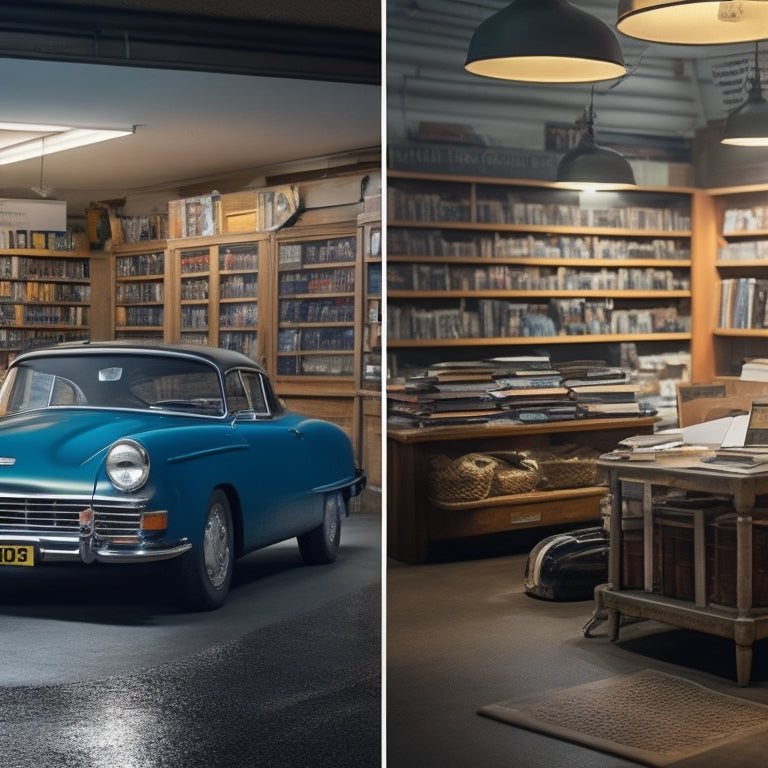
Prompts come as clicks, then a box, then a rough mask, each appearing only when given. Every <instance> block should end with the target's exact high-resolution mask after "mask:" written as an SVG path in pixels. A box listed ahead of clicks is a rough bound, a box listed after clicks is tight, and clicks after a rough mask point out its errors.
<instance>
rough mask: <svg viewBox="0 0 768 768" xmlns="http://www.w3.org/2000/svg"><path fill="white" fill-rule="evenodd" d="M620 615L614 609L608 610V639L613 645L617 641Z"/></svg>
mask: <svg viewBox="0 0 768 768" xmlns="http://www.w3.org/2000/svg"><path fill="white" fill-rule="evenodd" d="M620 627H621V614H620V613H619V612H618V611H617V610H616V609H615V608H609V609H608V637H609V638H610V640H611V642H613V643H615V642H616V641H617V640H618V639H619V628H620Z"/></svg>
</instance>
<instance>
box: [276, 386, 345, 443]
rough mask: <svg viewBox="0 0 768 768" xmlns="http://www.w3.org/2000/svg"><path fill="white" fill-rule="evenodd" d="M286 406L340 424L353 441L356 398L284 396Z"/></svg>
mask: <svg viewBox="0 0 768 768" xmlns="http://www.w3.org/2000/svg"><path fill="white" fill-rule="evenodd" d="M283 401H284V402H285V404H286V406H287V407H288V408H289V409H290V410H292V411H295V412H296V413H301V414H304V415H305V416H309V417H310V418H315V419H323V420H325V421H330V422H333V423H334V424H338V425H339V426H340V427H341V428H342V429H343V430H344V431H345V432H346V433H347V434H348V435H349V438H350V440H351V439H352V427H353V425H352V421H353V418H352V416H353V411H354V398H353V397H349V398H343V397H297V396H292V395H287V396H283Z"/></svg>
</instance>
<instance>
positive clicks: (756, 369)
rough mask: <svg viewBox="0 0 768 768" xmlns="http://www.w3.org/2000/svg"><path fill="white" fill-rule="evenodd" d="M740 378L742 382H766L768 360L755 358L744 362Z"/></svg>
mask: <svg viewBox="0 0 768 768" xmlns="http://www.w3.org/2000/svg"><path fill="white" fill-rule="evenodd" d="M740 378H741V379H742V380H744V381H768V358H762V357H757V358H754V359H752V360H747V361H746V362H744V363H743V365H742V366H741V375H740Z"/></svg>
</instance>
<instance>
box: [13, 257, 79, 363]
mask: <svg viewBox="0 0 768 768" xmlns="http://www.w3.org/2000/svg"><path fill="white" fill-rule="evenodd" d="M90 321H91V271H90V254H89V252H88V250H87V248H80V249H78V250H71V251H67V250H59V249H39V248H14V249H10V250H2V251H0V351H1V352H3V353H5V356H6V357H7V353H8V352H13V351H19V350H22V349H26V348H29V347H32V346H43V345H48V344H56V343H59V342H64V341H78V340H81V339H87V338H89V336H90Z"/></svg>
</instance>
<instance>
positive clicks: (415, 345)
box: [387, 171, 693, 373]
mask: <svg viewBox="0 0 768 768" xmlns="http://www.w3.org/2000/svg"><path fill="white" fill-rule="evenodd" d="M598 195H599V196H598ZM692 208H693V192H692V190H689V189H683V188H640V189H637V190H632V191H627V192H620V193H619V192H613V193H593V194H592V195H591V196H588V195H587V193H579V192H575V191H571V190H565V189H562V188H558V187H557V186H556V185H554V184H547V183H544V182H537V181H528V180H525V181H523V180H508V179H504V180H501V179H488V178H484V177H461V176H441V175H435V174H426V173H410V172H399V171H391V172H390V173H389V174H388V215H389V221H388V229H387V242H388V254H387V265H388V266H387V301H388V306H387V318H388V320H387V322H388V350H389V353H390V358H391V360H390V363H391V366H390V367H391V368H392V370H393V371H394V372H396V373H399V372H401V371H408V370H409V368H410V367H411V365H412V364H413V363H414V362H416V363H417V365H421V366H423V365H424V364H425V362H437V361H438V360H439V359H440V358H442V359H445V358H446V356H448V355H450V354H451V350H454V351H455V352H456V353H457V354H462V352H461V350H462V348H469V347H471V348H473V349H474V350H475V355H477V349H478V348H480V350H481V352H480V354H481V355H486V356H493V355H494V354H499V350H500V349H503V350H504V353H506V354H512V353H513V352H512V351H511V350H510V348H511V347H514V346H520V347H524V348H528V349H530V348H531V346H536V347H546V348H548V349H549V350H550V351H552V353H553V359H555V360H556V359H558V355H559V356H560V359H567V357H568V356H573V355H574V354H575V355H576V356H580V357H584V356H589V355H590V353H591V352H593V350H597V351H598V352H599V351H600V350H615V349H617V348H618V345H619V344H621V343H622V342H631V343H633V344H641V345H643V348H644V350H646V351H647V352H655V351H657V350H658V351H662V350H670V351H680V350H683V351H686V352H687V351H688V350H689V349H690V344H691V323H692V317H691V313H692V310H691V305H692V290H691V281H692V274H691V271H692V264H691V250H692ZM586 345H591V346H590V350H589V352H579V351H578V350H579V349H580V348H585V347H586ZM574 350H576V351H575V352H574Z"/></svg>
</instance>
